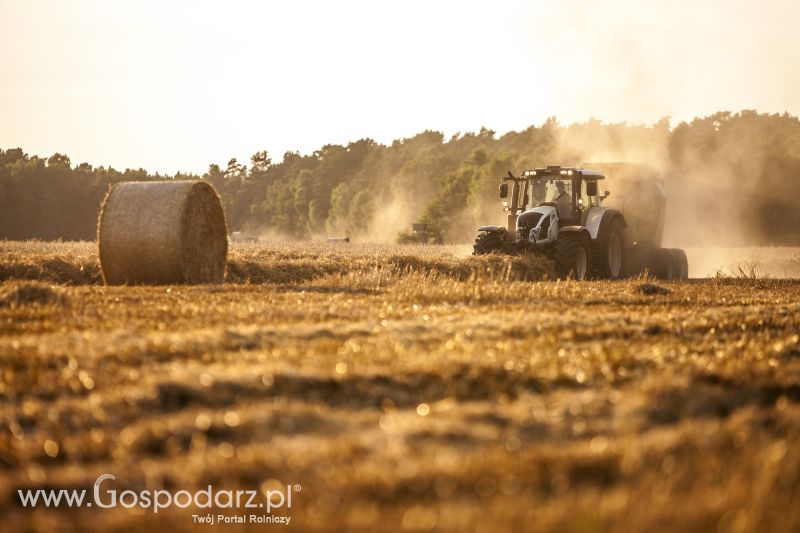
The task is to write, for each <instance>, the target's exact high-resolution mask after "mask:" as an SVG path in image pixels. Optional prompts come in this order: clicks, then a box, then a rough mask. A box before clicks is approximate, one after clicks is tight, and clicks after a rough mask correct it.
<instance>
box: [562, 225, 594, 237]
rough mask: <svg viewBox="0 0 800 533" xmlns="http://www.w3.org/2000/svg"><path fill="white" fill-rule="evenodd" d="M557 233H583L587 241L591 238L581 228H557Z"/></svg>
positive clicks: (583, 228) (584, 229)
mask: <svg viewBox="0 0 800 533" xmlns="http://www.w3.org/2000/svg"><path fill="white" fill-rule="evenodd" d="M558 233H559V235H560V234H562V233H583V234H584V235H586V236H587V237H588V238H589V239H591V238H592V235H591V234H590V233H589V232H588V231H587V230H586V228H585V227H583V226H564V227H563V228H558Z"/></svg>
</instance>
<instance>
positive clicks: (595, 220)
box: [586, 207, 628, 241]
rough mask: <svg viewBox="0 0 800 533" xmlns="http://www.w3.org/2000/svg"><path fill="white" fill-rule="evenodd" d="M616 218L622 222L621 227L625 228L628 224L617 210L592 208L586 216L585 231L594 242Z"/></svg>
mask: <svg viewBox="0 0 800 533" xmlns="http://www.w3.org/2000/svg"><path fill="white" fill-rule="evenodd" d="M615 218H618V219H619V220H620V222H622V227H623V228H627V227H628V223H627V222H625V217H624V216H623V215H622V213H620V212H619V211H618V210H617V209H611V208H608V207H592V208H591V209H590V210H589V213H587V215H586V230H587V231H588V232H589V236H590V237H591V238H592V240H593V241H596V240H597V239H598V237H599V236H601V235H602V234H603V233H604V232H605V231H606V228H608V225H609V224H611V221H612V220H614V219H615Z"/></svg>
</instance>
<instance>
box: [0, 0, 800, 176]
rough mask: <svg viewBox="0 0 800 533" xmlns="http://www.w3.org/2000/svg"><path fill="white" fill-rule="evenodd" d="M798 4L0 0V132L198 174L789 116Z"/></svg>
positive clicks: (116, 161)
mask: <svg viewBox="0 0 800 533" xmlns="http://www.w3.org/2000/svg"><path fill="white" fill-rule="evenodd" d="M798 21H800V1H798V0H762V1H760V2H753V1H747V2H745V1H739V0H706V1H702V2H701V1H697V0H693V1H684V0H671V1H661V0H657V1H641V0H608V1H594V2H591V1H581V0H559V1H539V0H528V1H521V0H492V1H484V2H474V1H468V0H467V1H464V0H462V1H456V2H451V1H444V0H440V1H435V0H427V1H418V0H404V1H374V0H373V1H361V0H339V1H336V0H327V1H326V0H292V1H289V0H283V1H266V0H265V1H245V0H228V1H222V0H219V1H211V0H160V1H150V0H137V1H128V0H116V1H113V2H112V1H108V0H69V1H67V0H0V54H1V55H2V57H0V148H12V147H17V146H19V147H22V148H23V149H24V150H25V151H26V152H28V153H30V154H37V155H41V156H49V155H50V154H52V153H55V152H60V153H66V154H68V155H69V156H70V158H71V160H72V162H73V164H75V163H80V162H89V163H91V164H93V165H96V166H97V165H106V166H109V165H110V166H113V167H115V168H118V169H124V168H139V167H143V168H146V169H147V170H149V171H151V172H156V171H158V172H162V173H170V174H171V173H174V172H176V171H184V172H187V171H188V172H195V173H202V172H204V171H205V170H206V169H207V168H208V165H209V163H218V164H220V165H222V166H224V165H226V164H227V161H228V160H229V159H230V158H231V157H236V158H238V159H239V160H240V161H242V162H246V161H248V160H249V157H250V155H252V154H253V153H255V152H257V151H259V150H267V151H268V152H269V153H270V155H271V156H272V157H273V159H274V160H276V161H279V160H280V159H281V158H282V156H283V154H284V152H286V151H288V150H293V151H299V152H300V153H304V154H305V153H310V152H313V151H314V150H316V149H318V148H320V147H321V146H323V145H325V144H346V143H348V142H350V141H355V140H358V139H362V138H365V137H368V138H371V139H374V140H376V141H378V142H382V143H391V142H392V140H394V139H398V138H404V137H410V136H412V135H414V134H416V133H418V132H421V131H423V130H426V129H432V130H438V131H442V132H444V133H445V134H446V135H447V136H450V135H453V134H455V133H458V132H467V131H477V130H479V129H480V128H481V127H482V126H485V127H487V128H489V129H492V130H495V131H497V132H498V133H499V134H502V133H505V132H507V131H510V130H520V129H524V128H526V127H528V126H530V125H540V124H541V123H543V122H544V121H545V120H546V119H547V118H548V117H551V116H555V117H557V119H558V120H559V122H560V123H562V124H569V123H573V122H583V121H586V120H588V119H590V118H596V119H600V120H603V121H606V122H623V121H625V122H628V123H635V124H642V123H643V124H651V123H655V122H656V121H658V120H659V119H661V118H663V117H665V116H669V117H671V123H672V124H673V125H676V124H677V123H678V122H680V121H681V120H690V119H691V118H693V117H695V116H703V115H708V114H711V113H714V112H716V111H721V110H729V111H737V110H741V109H757V110H758V111H761V112H786V111H788V112H789V113H792V114H794V115H798V114H800V31H797V24H798Z"/></svg>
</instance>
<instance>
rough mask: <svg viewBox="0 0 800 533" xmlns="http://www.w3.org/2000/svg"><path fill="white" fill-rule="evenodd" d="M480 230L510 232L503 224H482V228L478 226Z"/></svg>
mask: <svg viewBox="0 0 800 533" xmlns="http://www.w3.org/2000/svg"><path fill="white" fill-rule="evenodd" d="M478 231H485V232H487V233H500V232H505V233H508V230H507V229H506V228H504V227H503V226H481V227H480V228H478Z"/></svg>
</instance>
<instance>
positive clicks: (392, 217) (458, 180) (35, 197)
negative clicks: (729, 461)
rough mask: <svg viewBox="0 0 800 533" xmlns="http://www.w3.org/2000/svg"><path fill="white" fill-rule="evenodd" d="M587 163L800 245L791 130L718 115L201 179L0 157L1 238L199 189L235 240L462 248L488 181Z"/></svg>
mask: <svg viewBox="0 0 800 533" xmlns="http://www.w3.org/2000/svg"><path fill="white" fill-rule="evenodd" d="M592 160H594V161H600V160H605V161H609V160H617V161H620V160H632V161H638V162H645V163H650V164H651V165H653V166H656V167H659V168H661V169H662V170H663V171H664V175H665V182H666V184H667V189H668V190H670V189H671V190H673V191H674V192H675V195H674V196H675V198H677V199H678V200H677V201H684V202H688V204H690V205H695V204H697V205H699V206H701V207H700V208H702V205H703V203H702V202H699V203H697V200H698V198H699V199H705V200H706V201H708V202H713V203H714V204H715V206H716V210H715V211H714V213H715V215H714V216H715V217H717V218H718V217H720V216H737V217H739V218H741V217H743V216H746V218H748V222H747V223H746V224H745V225H744V229H743V231H745V232H746V233H747V235H748V238H750V239H751V240H753V241H755V242H757V243H760V244H800V232H798V230H797V229H796V228H798V227H800V209H798V206H799V205H800V121H799V120H798V118H797V117H795V116H792V115H789V114H787V113H784V114H760V113H757V112H755V111H742V112H739V113H729V112H720V113H716V114H713V115H710V116H707V117H703V118H696V119H693V120H691V121H688V122H681V123H680V124H678V125H677V126H675V127H674V128H671V127H670V125H669V121H668V120H667V119H664V120H661V121H659V122H657V123H656V124H652V125H628V124H625V123H620V124H606V123H602V122H600V121H597V120H590V121H588V122H585V123H581V124H573V125H568V126H562V125H560V124H559V123H558V122H557V121H556V120H555V119H549V120H547V121H546V122H545V123H544V124H542V125H539V126H531V127H529V128H527V129H525V130H522V131H512V132H509V133H506V134H504V135H500V136H498V135H497V134H496V133H495V132H494V131H491V130H488V129H485V128H482V129H481V130H480V131H479V132H476V133H466V134H457V135H453V136H451V137H449V138H446V137H445V136H444V135H443V134H442V133H440V132H436V131H424V132H422V133H419V134H417V135H415V136H413V137H410V138H406V139H400V140H396V141H394V142H392V143H391V144H390V145H383V144H380V143H377V142H375V141H373V140H371V139H362V140H358V141H355V142H352V143H350V144H347V145H346V146H341V145H325V146H323V147H322V148H320V149H319V150H316V151H315V152H313V153H311V154H306V155H303V154H300V153H297V152H287V153H285V154H284V155H283V158H282V159H281V160H280V161H279V162H275V161H273V159H272V158H271V157H270V155H269V154H268V152H267V151H261V152H258V153H256V154H253V156H252V157H251V158H250V161H248V162H239V161H237V160H236V159H231V160H230V161H228V163H227V165H223V166H220V165H218V164H211V165H210V166H209V168H208V170H207V172H205V173H204V174H203V175H202V176H197V175H192V174H180V173H179V174H176V175H160V174H151V173H148V172H147V171H145V170H143V169H137V170H132V169H126V170H124V171H119V170H116V169H114V168H110V167H103V166H100V167H93V166H91V165H89V164H87V163H80V164H76V165H73V164H72V162H71V161H70V158H69V157H68V156H66V155H64V154H58V153H57V154H53V155H52V156H50V157H47V158H42V157H39V156H35V155H33V156H32V155H28V154H26V153H25V152H24V151H23V150H22V149H20V148H13V149H7V150H0V238H3V239H32V238H37V239H43V240H50V239H63V240H91V239H94V238H95V231H96V230H95V224H96V219H97V212H98V208H99V205H100V202H101V200H102V197H103V195H104V194H105V192H106V190H107V189H108V187H109V186H110V185H113V184H114V183H118V182H120V181H131V180H168V179H203V180H206V181H208V182H209V183H211V184H212V185H213V186H214V187H215V188H216V189H217V191H218V192H219V193H220V197H221V199H222V202H223V205H224V208H225V212H226V216H227V219H228V226H229V228H230V229H231V230H239V231H242V232H245V233H254V234H259V235H274V236H283V237H289V238H298V239H304V238H318V237H323V236H326V235H347V236H351V237H354V238H363V239H375V240H384V241H385V240H395V239H397V238H402V235H403V233H404V232H406V231H407V230H408V229H409V224H410V223H411V222H423V223H426V224H428V225H429V227H430V229H431V233H432V235H433V236H434V238H435V239H436V240H439V241H442V242H467V241H469V240H470V239H471V238H472V236H473V235H474V232H475V229H476V227H477V225H480V224H483V223H489V222H492V221H493V220H497V219H498V218H499V217H501V216H502V213H501V212H500V209H499V201H498V199H497V183H498V179H499V178H500V177H501V176H502V175H504V174H505V173H506V171H507V170H512V171H515V172H517V171H519V170H521V169H523V168H531V167H536V166H543V165H548V164H562V165H580V164H581V162H584V161H592ZM720 199H723V200H724V201H722V202H721V201H720ZM720 204H721V205H723V206H727V207H729V209H730V212H729V213H728V215H726V214H725V213H724V212H720V211H719V209H720ZM697 220H698V221H701V220H702V219H697ZM698 223H700V222H698Z"/></svg>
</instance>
